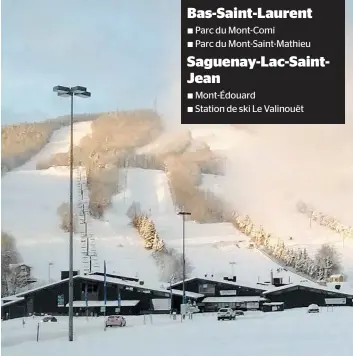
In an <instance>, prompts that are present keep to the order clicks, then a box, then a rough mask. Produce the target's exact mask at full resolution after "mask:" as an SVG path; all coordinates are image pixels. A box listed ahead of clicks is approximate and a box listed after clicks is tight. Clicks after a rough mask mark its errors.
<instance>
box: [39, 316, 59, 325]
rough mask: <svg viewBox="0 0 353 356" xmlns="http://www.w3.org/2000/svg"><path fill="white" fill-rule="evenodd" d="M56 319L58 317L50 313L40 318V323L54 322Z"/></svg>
mask: <svg viewBox="0 0 353 356" xmlns="http://www.w3.org/2000/svg"><path fill="white" fill-rule="evenodd" d="M57 321H58V319H56V318H55V316H51V315H47V316H45V317H44V318H43V319H42V320H41V322H42V323H56V322H57Z"/></svg>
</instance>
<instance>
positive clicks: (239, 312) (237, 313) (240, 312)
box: [235, 310, 244, 316]
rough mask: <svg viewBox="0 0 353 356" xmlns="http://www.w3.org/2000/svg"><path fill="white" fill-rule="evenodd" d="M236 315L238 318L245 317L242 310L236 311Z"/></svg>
mask: <svg viewBox="0 0 353 356" xmlns="http://www.w3.org/2000/svg"><path fill="white" fill-rule="evenodd" d="M235 315H236V316H238V315H244V312H243V311H241V310H236V311H235Z"/></svg>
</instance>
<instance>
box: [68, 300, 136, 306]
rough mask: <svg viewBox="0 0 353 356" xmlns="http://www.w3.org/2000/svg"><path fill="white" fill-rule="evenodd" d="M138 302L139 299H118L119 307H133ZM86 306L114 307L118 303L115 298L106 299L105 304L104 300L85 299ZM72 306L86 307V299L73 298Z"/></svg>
mask: <svg viewBox="0 0 353 356" xmlns="http://www.w3.org/2000/svg"><path fill="white" fill-rule="evenodd" d="M138 303H140V301H139V300H121V301H120V306H121V307H134V306H135V305H137V304H138ZM87 305H88V307H92V308H94V307H104V305H105V306H106V307H116V308H119V304H118V301H117V300H107V302H106V304H104V300H88V301H87ZM65 306H66V307H68V306H69V303H67V304H66V305H65ZM73 306H74V308H85V307H86V301H84V300H74V302H73Z"/></svg>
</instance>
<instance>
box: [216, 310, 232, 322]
mask: <svg viewBox="0 0 353 356" xmlns="http://www.w3.org/2000/svg"><path fill="white" fill-rule="evenodd" d="M235 317H236V314H235V311H234V310H233V309H232V308H221V309H219V310H218V313H217V320H226V319H227V320H234V319H235Z"/></svg>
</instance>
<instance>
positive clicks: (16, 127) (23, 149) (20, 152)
mask: <svg viewBox="0 0 353 356" xmlns="http://www.w3.org/2000/svg"><path fill="white" fill-rule="evenodd" d="M97 115H98V114H82V115H76V116H75V122H81V121H89V120H93V119H95V118H96V117H97ZM69 122H70V121H69V117H68V116H62V117H58V118H56V119H50V120H46V121H43V122H33V123H27V122H25V123H21V124H13V125H2V126H1V174H2V175H3V174H5V173H6V172H8V171H11V170H12V169H14V168H16V167H18V166H20V165H22V164H24V163H25V162H26V161H28V160H29V159H30V158H31V157H32V156H34V155H35V154H37V153H38V152H39V151H40V150H41V149H42V148H43V147H44V146H45V145H46V144H47V143H48V142H49V141H50V138H51V135H52V134H53V132H54V131H55V130H57V129H59V128H60V127H62V126H65V125H68V124H69Z"/></svg>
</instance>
